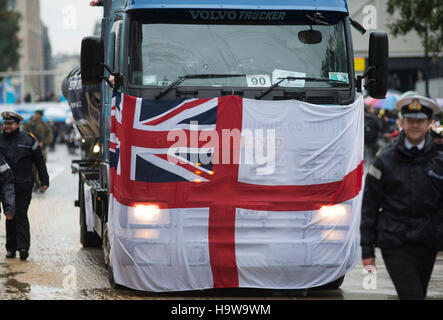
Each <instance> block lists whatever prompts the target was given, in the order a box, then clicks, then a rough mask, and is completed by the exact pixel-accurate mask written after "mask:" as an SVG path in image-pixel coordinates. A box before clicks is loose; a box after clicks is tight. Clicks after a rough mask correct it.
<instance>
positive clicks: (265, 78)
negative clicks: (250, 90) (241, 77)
mask: <svg viewBox="0 0 443 320" xmlns="http://www.w3.org/2000/svg"><path fill="white" fill-rule="evenodd" d="M246 81H247V82H248V87H256V88H260V87H270V86H271V77H270V76H269V75H267V74H262V75H251V76H246Z"/></svg>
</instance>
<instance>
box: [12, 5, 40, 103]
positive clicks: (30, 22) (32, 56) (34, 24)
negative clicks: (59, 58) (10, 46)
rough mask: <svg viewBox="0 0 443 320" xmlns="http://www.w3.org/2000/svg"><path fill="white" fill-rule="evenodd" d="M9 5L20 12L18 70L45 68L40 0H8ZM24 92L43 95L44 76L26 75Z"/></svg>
mask: <svg viewBox="0 0 443 320" xmlns="http://www.w3.org/2000/svg"><path fill="white" fill-rule="evenodd" d="M9 3H10V6H11V7H13V8H14V9H15V11H17V12H18V13H20V15H21V18H20V31H19V38H20V40H21V46H20V50H19V53H20V62H19V70H22V71H39V70H44V69H45V60H44V50H43V24H42V22H41V19H40V0H32V1H30V0H10V1H9ZM25 77H26V78H25V80H24V83H25V88H24V90H23V88H22V90H23V92H24V93H26V92H30V93H31V92H32V93H33V94H34V95H37V96H39V97H43V96H45V94H46V88H45V81H44V76H40V75H26V76H25Z"/></svg>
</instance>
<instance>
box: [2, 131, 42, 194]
mask: <svg viewBox="0 0 443 320" xmlns="http://www.w3.org/2000/svg"><path fill="white" fill-rule="evenodd" d="M0 152H1V153H2V154H3V156H4V157H5V160H6V162H8V164H9V166H10V167H11V169H12V173H13V174H14V178H15V183H14V185H15V192H16V193H17V192H23V191H29V190H32V187H33V186H34V175H33V173H32V165H33V163H35V166H36V167H37V170H38V176H39V178H40V182H41V185H42V186H49V177H48V172H47V170H46V164H45V161H44V159H43V155H42V150H41V149H40V146H39V144H38V142H37V141H36V140H35V139H34V138H33V137H32V136H31V135H29V134H28V133H25V132H20V129H17V130H15V131H13V132H11V133H9V134H8V133H6V132H3V134H0Z"/></svg>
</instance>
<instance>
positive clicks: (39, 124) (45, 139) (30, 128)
mask: <svg viewBox="0 0 443 320" xmlns="http://www.w3.org/2000/svg"><path fill="white" fill-rule="evenodd" d="M23 131H25V132H29V133H32V135H34V137H35V139H36V140H37V141H38V143H43V146H42V147H41V149H42V153H43V157H44V159H45V161H46V160H47V155H48V146H49V145H50V144H51V142H52V139H53V134H52V130H51V127H49V125H48V124H47V123H45V122H43V120H36V119H34V118H31V119H29V122H28V123H26V124H24V125H23Z"/></svg>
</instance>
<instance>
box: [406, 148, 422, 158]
mask: <svg viewBox="0 0 443 320" xmlns="http://www.w3.org/2000/svg"><path fill="white" fill-rule="evenodd" d="M409 152H410V153H411V154H412V155H414V156H416V155H418V154H419V153H420V150H419V149H418V148H417V147H412V148H411V149H409Z"/></svg>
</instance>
